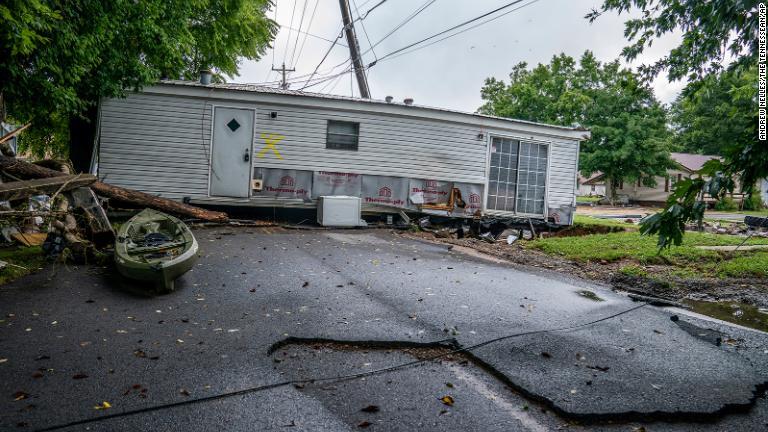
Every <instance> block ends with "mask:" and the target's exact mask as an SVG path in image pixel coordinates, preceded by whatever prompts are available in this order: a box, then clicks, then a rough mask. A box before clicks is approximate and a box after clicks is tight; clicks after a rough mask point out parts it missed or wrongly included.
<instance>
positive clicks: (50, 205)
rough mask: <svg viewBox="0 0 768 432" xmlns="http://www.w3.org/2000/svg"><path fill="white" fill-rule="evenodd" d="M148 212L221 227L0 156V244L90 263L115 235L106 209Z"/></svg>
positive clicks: (200, 213)
mask: <svg viewBox="0 0 768 432" xmlns="http://www.w3.org/2000/svg"><path fill="white" fill-rule="evenodd" d="M109 207H113V208H126V207H127V208H152V209H156V210H160V211H164V212H168V213H172V214H176V215H179V216H182V217H187V218H193V219H198V220H202V221H206V222H225V221H227V219H228V217H227V214H226V213H222V212H217V211H210V210H206V209H202V208H199V207H195V206H191V205H188V204H183V203H180V202H176V201H172V200H168V199H165V198H160V197H157V196H153V195H149V194H146V193H143V192H138V191H135V190H131V189H126V188H121V187H118V186H113V185H109V184H107V183H103V182H100V181H99V180H98V178H97V177H96V176H93V175H90V174H71V170H70V168H69V166H68V165H67V164H65V163H62V162H58V161H41V162H38V163H28V162H24V161H22V160H19V159H16V158H13V157H8V156H4V155H0V240H2V242H4V243H14V242H15V243H19V244H21V245H24V246H41V247H42V249H43V251H44V252H45V254H46V256H48V257H49V258H61V259H73V260H74V261H75V262H84V261H88V260H92V259H93V258H95V257H97V256H99V254H100V251H102V250H104V249H105V248H111V247H112V246H113V245H114V241H115V232H114V230H113V228H112V224H111V223H110V221H109V219H108V217H107V211H106V210H105V209H106V208H109Z"/></svg>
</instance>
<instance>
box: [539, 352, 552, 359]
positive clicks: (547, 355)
mask: <svg viewBox="0 0 768 432" xmlns="http://www.w3.org/2000/svg"><path fill="white" fill-rule="evenodd" d="M541 356H542V357H544V358H552V354H550V353H548V352H546V351H543V352H542V353H541Z"/></svg>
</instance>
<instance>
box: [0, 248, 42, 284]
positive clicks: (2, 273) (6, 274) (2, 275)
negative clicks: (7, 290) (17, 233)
mask: <svg viewBox="0 0 768 432" xmlns="http://www.w3.org/2000/svg"><path fill="white" fill-rule="evenodd" d="M0 261H5V262H7V263H9V264H14V265H7V266H5V268H3V269H0V285H3V284H6V283H8V282H10V281H12V280H14V279H18V278H20V277H22V276H24V275H27V274H29V273H32V272H33V271H36V270H38V269H39V268H40V267H42V266H43V265H44V264H45V257H44V256H43V251H42V250H41V249H40V247H39V246H35V247H11V248H6V249H0ZM17 266H18V267H17Z"/></svg>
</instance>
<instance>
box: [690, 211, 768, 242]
mask: <svg viewBox="0 0 768 432" xmlns="http://www.w3.org/2000/svg"><path fill="white" fill-rule="evenodd" d="M686 230H687V231H703V232H706V233H710V234H726V235H740V236H745V235H746V236H753V237H765V238H768V218H762V217H756V216H747V217H745V218H744V222H740V221H738V220H733V221H725V220H722V221H707V220H704V221H702V223H701V226H699V225H697V224H689V225H688V226H686Z"/></svg>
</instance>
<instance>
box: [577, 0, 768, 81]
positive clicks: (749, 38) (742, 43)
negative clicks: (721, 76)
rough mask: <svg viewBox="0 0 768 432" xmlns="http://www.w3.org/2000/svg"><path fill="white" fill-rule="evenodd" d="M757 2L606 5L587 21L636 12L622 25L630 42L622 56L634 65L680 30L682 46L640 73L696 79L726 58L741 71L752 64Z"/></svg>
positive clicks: (616, 0) (639, 0) (614, 1)
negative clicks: (660, 40) (655, 44)
mask: <svg viewBox="0 0 768 432" xmlns="http://www.w3.org/2000/svg"><path fill="white" fill-rule="evenodd" d="M758 3H759V1H757V0H708V1H702V0H604V1H603V4H602V5H601V7H600V8H598V9H594V10H592V12H591V13H589V14H587V16H586V18H588V19H589V20H590V22H592V21H594V20H596V19H598V18H599V17H600V16H601V15H602V14H604V13H606V12H617V13H619V14H621V13H627V12H631V11H637V12H639V13H640V16H639V17H638V18H632V19H628V20H627V21H626V22H625V23H624V36H625V38H626V39H627V40H628V42H629V45H627V46H626V47H625V48H624V50H623V51H622V55H623V56H624V58H626V59H627V60H629V61H632V60H635V59H637V58H638V56H640V55H641V54H642V53H643V52H644V51H645V49H646V48H648V47H650V46H651V45H652V44H653V42H654V41H655V40H656V39H658V38H660V37H664V36H665V35H668V34H672V33H673V32H676V31H679V30H682V32H683V35H682V40H681V42H680V45H678V46H677V47H675V48H673V49H672V50H671V51H670V52H669V53H668V54H667V55H666V56H664V57H662V58H661V59H659V60H658V61H656V62H654V63H652V64H647V65H642V66H641V67H640V69H639V70H640V72H641V73H643V74H645V75H646V76H649V77H655V76H656V75H658V74H659V73H661V72H662V71H664V70H666V71H667V73H668V76H669V79H670V80H673V81H674V80H678V79H681V78H686V77H687V78H689V79H691V80H697V79H699V78H702V77H704V76H706V75H708V74H709V73H712V72H719V71H721V70H723V69H724V65H725V64H726V57H728V56H731V57H733V58H737V59H738V60H739V63H740V64H741V65H743V66H745V67H748V66H749V65H752V64H754V63H756V60H757V54H758V46H757V34H758V16H757V14H758V10H757V8H758Z"/></svg>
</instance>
